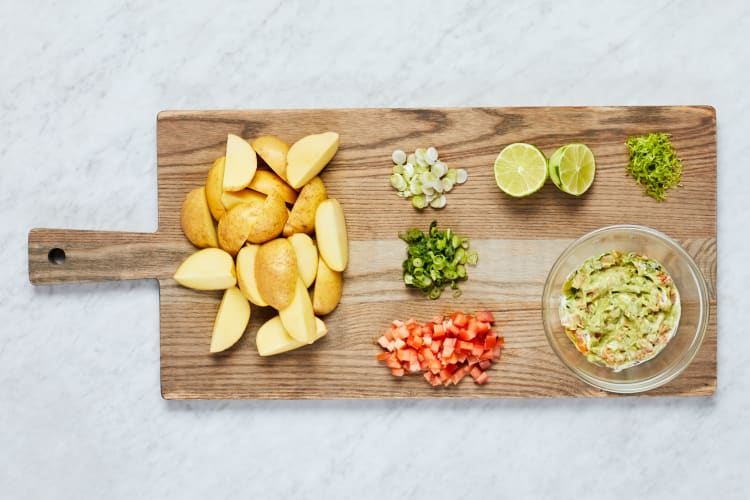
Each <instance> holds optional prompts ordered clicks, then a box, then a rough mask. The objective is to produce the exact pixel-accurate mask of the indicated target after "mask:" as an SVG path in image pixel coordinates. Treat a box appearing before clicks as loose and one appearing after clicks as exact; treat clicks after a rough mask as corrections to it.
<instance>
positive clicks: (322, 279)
mask: <svg viewBox="0 0 750 500" xmlns="http://www.w3.org/2000/svg"><path fill="white" fill-rule="evenodd" d="M343 290H344V280H343V277H342V274H341V273H340V272H338V271H334V270H333V269H331V268H330V267H328V266H327V265H326V263H325V261H324V260H323V258H322V257H319V258H318V273H317V275H316V278H315V287H314V288H313V311H315V314H317V315H319V316H324V315H326V314H328V313H330V312H332V311H333V310H334V309H336V306H338V305H339V302H340V301H341V294H342V292H343Z"/></svg>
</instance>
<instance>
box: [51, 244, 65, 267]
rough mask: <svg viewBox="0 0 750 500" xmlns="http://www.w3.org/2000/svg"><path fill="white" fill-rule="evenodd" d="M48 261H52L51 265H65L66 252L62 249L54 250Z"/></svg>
mask: <svg viewBox="0 0 750 500" xmlns="http://www.w3.org/2000/svg"><path fill="white" fill-rule="evenodd" d="M47 259H48V260H49V261H50V264H58V265H59V264H64V263H65V250H63V249H62V248H53V249H52V250H50V251H49V253H47Z"/></svg>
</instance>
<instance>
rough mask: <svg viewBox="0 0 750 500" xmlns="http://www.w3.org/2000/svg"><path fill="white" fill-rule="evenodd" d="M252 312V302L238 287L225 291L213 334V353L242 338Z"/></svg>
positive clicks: (211, 349) (211, 348) (228, 346)
mask: <svg viewBox="0 0 750 500" xmlns="http://www.w3.org/2000/svg"><path fill="white" fill-rule="evenodd" d="M250 312H251V311H250V303H249V302H248V301H247V299H246V298H245V296H244V295H242V292H240V290H239V289H238V288H237V287H232V288H228V289H227V290H226V291H225V292H224V296H223V297H222V298H221V304H219V312H218V313H216V319H215V320H214V329H213V333H212V334H211V347H210V351H211V352H212V353H214V352H221V351H225V350H227V349H229V348H230V347H232V346H233V345H234V344H236V343H237V341H238V340H240V338H242V334H244V333H245V329H246V328H247V323H248V322H249V321H250Z"/></svg>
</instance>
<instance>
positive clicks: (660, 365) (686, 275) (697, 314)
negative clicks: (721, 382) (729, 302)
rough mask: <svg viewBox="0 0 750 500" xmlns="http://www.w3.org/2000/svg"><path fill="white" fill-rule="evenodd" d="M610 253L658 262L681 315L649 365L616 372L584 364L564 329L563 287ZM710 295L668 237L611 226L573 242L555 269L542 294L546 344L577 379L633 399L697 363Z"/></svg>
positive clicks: (631, 227)
mask: <svg viewBox="0 0 750 500" xmlns="http://www.w3.org/2000/svg"><path fill="white" fill-rule="evenodd" d="M610 250H618V251H620V252H637V253H639V254H642V255H645V256H647V257H650V258H652V259H654V260H656V261H658V262H659V263H660V264H661V265H662V266H663V267H664V268H665V269H666V271H667V273H668V274H669V275H670V276H671V277H672V280H673V281H674V284H675V285H676V286H677V290H678V291H679V293H680V302H681V306H682V313H681V316H680V321H679V324H678V327H677V331H676V333H675V334H674V336H673V337H672V339H671V340H670V341H669V343H668V344H667V345H666V346H665V347H664V349H663V350H662V351H661V352H660V353H659V354H658V355H656V356H655V357H654V358H652V359H650V360H649V361H645V362H643V363H641V364H639V365H636V366H633V367H631V368H626V369H623V370H621V371H619V372H615V371H614V370H612V369H611V368H607V367H604V366H599V365H596V364H594V363H592V362H590V361H588V360H587V359H586V357H585V356H584V355H583V354H581V353H580V352H579V351H578V349H577V348H576V346H575V345H574V344H573V342H571V340H570V339H569V338H568V337H567V335H566V334H565V330H564V329H563V327H562V325H561V324H560V313H559V308H560V297H561V295H562V287H563V283H564V282H565V280H566V279H567V277H568V275H569V274H570V273H571V272H572V271H574V270H576V269H577V268H578V267H580V265H581V264H582V263H583V261H584V260H586V259H587V258H588V257H591V256H594V255H600V254H602V253H605V252H608V251H610ZM708 314H709V307H708V291H707V289H706V282H705V279H704V278H703V275H702V274H701V272H700V270H699V269H698V266H697V265H696V264H695V261H694V260H693V258H692V257H691V256H690V255H689V254H688V253H687V252H686V251H685V249H684V248H682V247H681V246H680V245H679V244H678V243H676V242H675V241H674V240H672V239H671V238H669V237H668V236H666V235H664V234H662V233H660V232H658V231H656V230H654V229H650V228H647V227H643V226H635V225H617V226H608V227H603V228H601V229H597V230H595V231H592V232H590V233H588V234H586V235H584V236H582V237H581V238H579V239H578V240H576V241H575V242H573V243H572V244H571V245H570V246H569V247H568V248H567V249H566V250H565V251H564V252H563V253H562V254H561V255H560V257H558V259H557V261H556V262H555V263H554V264H553V265H552V269H551V270H550V272H549V275H548V276H547V282H546V283H545V284H544V292H543V294H542V321H543V323H544V331H545V333H546V334H547V340H548V341H549V343H550V346H551V347H552V349H553V350H554V351H555V353H556V354H557V356H558V357H559V358H560V360H561V361H562V362H563V364H565V366H567V367H568V368H569V369H570V370H571V371H572V372H573V373H574V374H575V375H576V376H577V377H578V378H579V379H581V380H583V381H584V382H586V383H588V384H591V385H593V386H594V387H598V388H600V389H603V390H605V391H609V392H618V393H625V394H632V393H636V392H643V391H648V390H651V389H654V388H656V387H659V386H661V385H663V384H666V383H667V382H669V381H671V380H672V379H674V378H675V377H677V375H679V374H680V373H681V372H682V371H683V370H684V369H685V368H686V367H687V366H688V365H689V364H690V362H691V361H692V360H693V358H694V357H695V355H696V353H697V352H698V349H700V346H701V344H702V343H703V338H704V337H705V335H706V327H707V326H708Z"/></svg>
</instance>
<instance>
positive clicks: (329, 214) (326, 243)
mask: <svg viewBox="0 0 750 500" xmlns="http://www.w3.org/2000/svg"><path fill="white" fill-rule="evenodd" d="M315 237H316V239H317V241H318V251H319V252H320V256H321V257H323V260H325V261H326V264H328V267H330V268H331V269H333V270H334V271H343V270H344V269H346V266H347V264H348V263H349V237H348V235H347V231H346V219H344V209H343V208H342V207H341V204H340V203H339V202H338V200H336V199H334V198H329V199H327V200H324V201H323V202H321V203H320V205H319V206H318V210H316V212H315Z"/></svg>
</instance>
